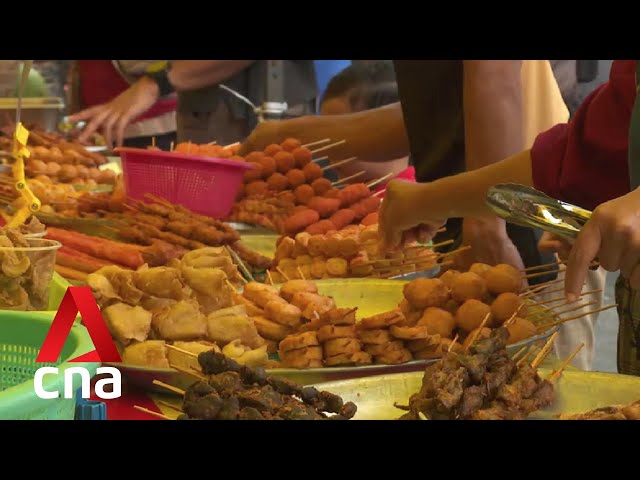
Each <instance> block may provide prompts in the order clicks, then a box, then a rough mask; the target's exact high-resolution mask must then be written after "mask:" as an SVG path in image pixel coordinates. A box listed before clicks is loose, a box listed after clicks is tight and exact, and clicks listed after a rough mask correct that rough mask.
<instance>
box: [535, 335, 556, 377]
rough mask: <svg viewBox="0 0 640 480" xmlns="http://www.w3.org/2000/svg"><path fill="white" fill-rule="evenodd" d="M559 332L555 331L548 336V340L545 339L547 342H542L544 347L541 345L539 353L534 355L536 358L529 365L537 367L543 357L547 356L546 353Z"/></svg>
mask: <svg viewBox="0 0 640 480" xmlns="http://www.w3.org/2000/svg"><path fill="white" fill-rule="evenodd" d="M559 333H560V332H556V333H554V334H553V335H551V336H550V337H549V340H547V343H545V344H544V347H542V350H540V353H538V355H536V358H534V359H533V362H531V366H532V367H533V368H538V367H539V366H540V364H541V363H542V362H543V361H544V359H545V358H546V357H547V355H548V354H549V352H550V351H551V348H552V347H553V342H555V340H556V338H557V336H558V334H559Z"/></svg>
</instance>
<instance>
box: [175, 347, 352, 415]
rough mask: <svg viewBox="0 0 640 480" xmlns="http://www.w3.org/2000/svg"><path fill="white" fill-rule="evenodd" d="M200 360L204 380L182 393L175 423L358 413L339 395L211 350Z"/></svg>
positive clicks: (201, 356)
mask: <svg viewBox="0 0 640 480" xmlns="http://www.w3.org/2000/svg"><path fill="white" fill-rule="evenodd" d="M198 362H199V364H200V367H201V369H202V371H203V372H204V374H205V375H207V378H206V379H203V380H201V381H199V382H197V383H195V384H193V385H192V386H191V387H189V389H188V390H187V391H186V393H185V395H184V402H183V407H182V409H183V411H184V414H182V415H181V416H180V417H178V420H324V419H327V420H349V419H350V418H352V417H353V416H354V415H355V414H356V411H357V407H356V405H355V404H353V403H352V402H347V403H344V402H343V401H342V399H341V398H340V397H338V396H337V395H333V394H331V393H328V392H321V391H318V390H316V389H315V388H313V387H301V386H299V385H297V384H296V383H294V382H292V381H290V380H287V379H284V378H279V377H272V376H268V375H267V374H266V372H265V371H264V370H263V369H262V368H259V367H258V368H249V367H247V366H242V365H240V364H239V363H237V362H235V361H233V360H231V359H229V358H227V357H225V356H224V355H222V354H220V353H216V352H214V351H208V352H203V353H200V354H199V355H198ZM325 412H326V413H325ZM327 413H330V414H333V415H327Z"/></svg>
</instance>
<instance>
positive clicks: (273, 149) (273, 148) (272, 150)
mask: <svg viewBox="0 0 640 480" xmlns="http://www.w3.org/2000/svg"><path fill="white" fill-rule="evenodd" d="M281 151H282V147H281V146H280V145H278V144H275V143H272V144H271V145H267V147H266V148H265V149H264V154H265V155H266V156H268V157H273V156H274V155H275V154H277V153H280V152H281Z"/></svg>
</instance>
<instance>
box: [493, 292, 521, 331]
mask: <svg viewBox="0 0 640 480" xmlns="http://www.w3.org/2000/svg"><path fill="white" fill-rule="evenodd" d="M521 305H525V301H524V300H523V299H522V298H520V297H519V296H518V295H516V294H515V293H512V292H505V293H501V294H500V295H498V298H496V299H495V300H494V301H493V303H492V304H491V314H492V315H493V320H494V321H495V323H498V324H500V325H502V324H503V323H504V322H506V321H507V320H509V319H510V318H511V316H512V315H513V314H515V313H516V311H518V309H519V308H520V306H521ZM518 315H520V316H522V317H526V316H527V307H526V305H525V306H523V307H522V308H520V310H519V311H518Z"/></svg>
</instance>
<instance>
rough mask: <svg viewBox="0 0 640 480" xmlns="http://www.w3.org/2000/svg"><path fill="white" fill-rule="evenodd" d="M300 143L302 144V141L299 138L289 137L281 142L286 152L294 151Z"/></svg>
mask: <svg viewBox="0 0 640 480" xmlns="http://www.w3.org/2000/svg"><path fill="white" fill-rule="evenodd" d="M300 145H302V142H301V141H300V140H298V139H297V138H287V139H285V140H284V141H283V142H282V143H281V144H280V146H281V147H282V149H283V150H284V151H285V152H293V151H294V150H295V149H296V148H299V147H300Z"/></svg>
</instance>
